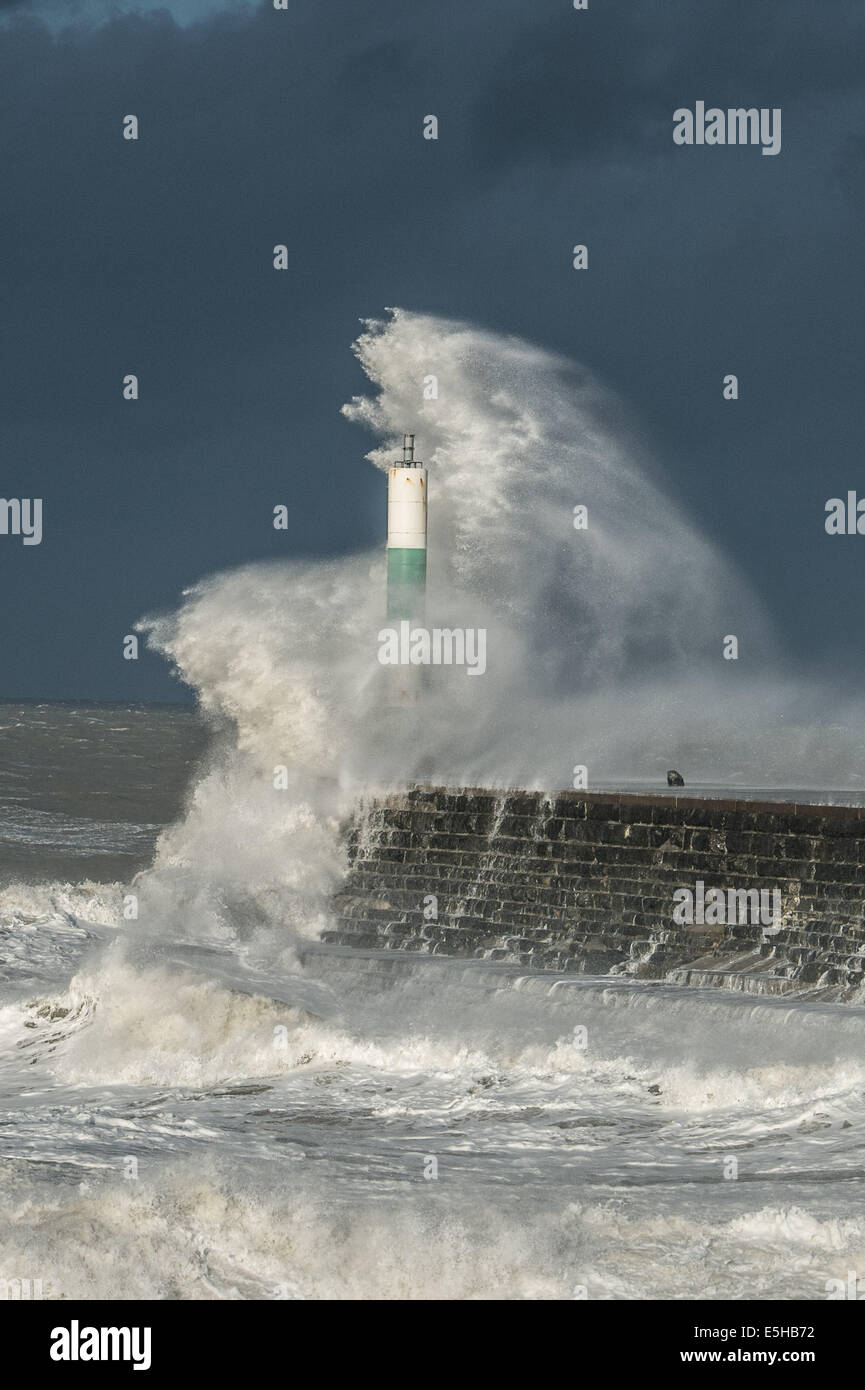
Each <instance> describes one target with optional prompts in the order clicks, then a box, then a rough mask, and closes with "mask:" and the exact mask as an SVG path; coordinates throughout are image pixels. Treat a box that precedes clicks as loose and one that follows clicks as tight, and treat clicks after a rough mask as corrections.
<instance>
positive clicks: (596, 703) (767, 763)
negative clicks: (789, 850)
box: [0, 313, 865, 1298]
mask: <svg viewBox="0 0 865 1390" xmlns="http://www.w3.org/2000/svg"><path fill="white" fill-rule="evenodd" d="M358 350H359V355H360V359H361V361H362V363H363V365H364V367H365V369H366V371H367V373H368V375H369V376H370V378H371V380H372V382H373V384H374V385H375V387H376V388H377V392H378V394H377V396H376V398H375V400H373V401H356V402H354V403H352V405H351V406H350V407H347V410H348V413H349V414H350V415H351V417H352V418H354V419H356V420H358V421H359V422H362V423H365V424H368V425H370V426H371V427H372V428H373V429H374V430H375V431H376V432H377V433H378V434H379V435H380V436H382V437H383V438H384V439H385V440H386V443H385V444H384V445H383V446H382V448H381V449H380V450H378V451H376V453H375V454H374V461H375V462H377V463H378V464H380V465H382V466H384V465H386V463H387V462H388V461H389V460H390V458H391V457H393V455H394V447H395V441H396V438H397V437H398V436H399V435H400V434H401V431H402V429H403V428H404V427H405V426H407V425H411V426H412V427H414V428H416V430H417V433H418V436H419V441H418V442H419V444H420V445H421V446H422V453H423V455H424V458H425V461H426V462H427V463H428V465H429V467H430V497H431V504H430V505H431V512H430V545H431V549H430V557H429V563H430V573H431V588H430V595H429V610H428V621H429V622H430V625H433V624H435V623H440V624H441V625H443V626H450V627H452V626H466V627H469V626H486V627H487V628H488V630H489V634H490V635H489V647H488V650H489V668H488V672H487V674H486V675H485V676H484V677H482V678H478V679H472V680H468V679H467V678H466V677H465V675H464V674H463V673H461V672H459V671H451V672H447V671H441V670H439V671H436V672H434V673H431V674H432V675H433V676H434V677H435V679H431V680H430V682H429V685H428V689H427V691H426V693H425V697H424V718H423V721H422V724H421V726H420V728H419V729H418V728H417V727H412V726H411V725H410V724H407V723H403V724H402V725H400V724H399V723H398V722H397V721H395V720H393V719H388V718H387V717H386V715H385V714H383V711H382V704H381V693H382V692H381V683H380V680H379V676H380V674H381V672H380V668H378V666H377V662H376V659H375V658H376V650H377V644H376V640H375V637H376V632H377V630H378V628H379V627H380V626H381V624H382V621H383V617H382V584H383V563H382V557H381V555H379V554H370V555H362V556H356V557H352V558H349V559H346V560H340V561H331V562H328V563H322V564H304V565H286V564H273V565H261V566H250V567H246V568H244V569H242V570H240V571H238V572H235V573H232V574H228V575H222V576H218V577H216V578H214V579H211V580H208V581H206V582H204V583H202V584H201V585H200V586H198V587H197V588H196V589H195V590H193V591H192V592H190V593H189V594H188V595H186V596H185V597H184V601H183V603H182V605H181V606H180V608H179V610H178V612H177V613H175V614H173V615H170V616H167V617H162V618H159V619H156V620H152V621H151V622H149V623H148V624H147V630H148V632H149V635H150V639H151V641H152V642H153V643H154V644H155V645H156V646H157V647H158V648H159V649H160V650H161V651H163V652H164V653H165V654H166V656H167V657H168V658H169V659H170V660H171V661H172V662H173V663H174V665H175V666H176V668H177V670H178V671H179V672H180V674H181V675H182V676H183V678H184V679H185V680H187V681H189V682H191V683H192V684H193V685H195V687H196V688H197V690H198V691H199V695H200V699H201V703H202V706H203V708H204V710H205V711H206V712H207V713H208V714H209V716H210V717H211V718H212V720H213V722H214V727H215V729H216V730H217V731H218V736H217V739H216V742H215V746H214V749H213V751H212V753H211V755H210V757H209V760H208V763H207V765H206V766H205V767H204V768H203V769H202V771H201V774H200V776H199V778H198V779H197V781H196V783H195V786H194V789H193V791H192V794H191V796H190V800H189V804H188V807H187V810H186V813H185V815H184V816H183V818H182V819H181V820H180V821H179V822H178V824H176V825H175V826H172V827H171V828H170V829H169V830H167V831H166V832H165V833H164V834H163V836H162V837H161V839H160V842H159V845H158V848H157V853H156V856H155V861H154V864H153V867H152V868H151V869H150V870H148V871H147V872H146V873H144V874H142V875H139V877H138V878H137V880H136V881H135V882H134V883H133V884H131V885H113V886H105V885H102V886H100V885H93V884H82V885H66V886H61V885H54V886H47V887H35V886H32V885H25V884H19V885H13V886H11V887H9V888H7V889H5V890H4V892H3V895H2V898H0V924H2V931H0V964H3V966H4V968H5V979H6V983H5V985H4V987H3V992H2V994H0V1005H2V1007H0V1039H2V1041H3V1047H2V1059H3V1060H2V1068H0V1160H2V1164H0V1172H2V1177H0V1181H2V1184H3V1185H4V1188H5V1191H4V1192H3V1194H2V1200H3V1205H4V1208H5V1209H6V1211H7V1212H8V1218H7V1220H6V1221H5V1223H4V1225H3V1227H2V1232H0V1277H5V1278H11V1277H19V1278H31V1279H36V1278H41V1279H42V1280H43V1283H44V1284H45V1285H46V1287H47V1288H48V1290H49V1291H50V1293H51V1295H52V1296H60V1295H62V1296H67V1297H74V1296H94V1297H95V1296H100V1295H102V1296H106V1295H107V1296H116V1295H117V1294H118V1292H119V1293H120V1294H122V1296H126V1297H137V1296H155V1297H179V1298H206V1297H245V1296H254V1297H325V1298H328V1297H334V1298H339V1297H370V1296H372V1297H420V1298H423V1297H453V1298H473V1297H479V1298H483V1297H515V1298H522V1297H529V1298H534V1297H540V1298H573V1297H575V1296H579V1293H578V1291H579V1289H580V1288H582V1287H585V1288H586V1290H587V1291H588V1296H589V1297H590V1298H635V1297H655V1296H659V1297H667V1298H692V1297H702V1296H709V1297H712V1296H714V1297H730V1298H749V1297H756V1296H769V1297H777V1298H802V1297H806V1298H820V1297H824V1296H825V1281H826V1279H828V1278H830V1277H838V1278H846V1276H847V1272H848V1270H849V1269H851V1268H856V1267H857V1263H858V1266H859V1268H860V1269H861V1268H863V1261H865V1211H863V1206H862V1202H861V1199H860V1198H859V1197H858V1196H857V1190H858V1187H859V1185H860V1183H861V1176H862V1167H861V1145H862V1139H863V1125H865V1112H863V1106H862V1096H863V1091H865V1060H863V1059H865V1048H863V1043H865V1013H863V1011H862V1010H860V1009H859V1008H857V1007H850V1008H846V1009H843V1008H834V1007H829V1006H817V1005H805V1004H800V1005H798V1006H796V1007H793V1008H791V1007H790V1006H789V1005H787V1004H783V1003H780V1002H778V1001H770V1000H760V1001H758V1002H756V1003H755V1002H754V1001H752V1000H744V999H738V998H729V997H726V996H722V995H720V996H719V995H711V994H704V993H701V992H698V991H694V990H684V989H676V988H671V987H658V986H652V985H646V984H642V985H639V984H627V983H624V982H616V983H615V984H613V983H611V982H609V981H606V982H599V981H591V980H588V981H585V980H581V981H579V982H575V981H573V980H571V981H562V982H557V981H556V980H555V979H553V978H551V977H544V978H526V979H520V977H519V976H517V975H515V974H514V972H513V971H509V970H506V969H503V968H496V967H489V966H482V965H481V964H480V963H478V964H465V963H460V962H448V961H441V960H427V961H419V960H414V959H409V960H402V961H400V960H398V959H396V958H391V959H390V960H387V961H381V960H377V959H367V958H366V957H365V956H364V955H363V954H362V953H361V954H358V953H345V954H343V953H339V952H326V951H321V950H320V949H317V948H316V947H315V944H314V943H315V941H316V939H317V937H318V934H319V931H320V929H321V927H322V926H323V925H324V924H325V923H326V921H327V914H328V900H329V897H330V894H331V893H332V892H333V890H334V888H336V887H337V886H338V885H339V883H340V882H341V879H342V875H343V873H344V869H345V862H344V857H343V851H342V848H341V844H340V838H339V820H340V817H341V816H342V815H344V814H345V813H346V811H347V810H348V809H349V808H350V807H351V806H352V805H354V804H355V802H356V799H357V797H358V796H359V795H360V793H361V792H369V791H371V790H374V789H375V788H376V786H381V785H386V784H389V783H391V782H397V781H399V780H401V779H408V778H411V777H412V776H415V775H417V774H418V773H419V772H420V771H423V772H424V773H425V775H426V776H428V777H430V778H431V779H434V780H441V781H448V782H456V783H462V784H478V783H490V784H495V785H502V784H507V783H511V784H516V785H526V786H535V787H536V786H541V787H554V786H562V785H567V784H568V781H569V778H570V769H571V767H572V765H573V764H574V763H576V762H582V763H586V764H587V765H588V766H589V771H590V778H591V777H592V776H596V777H597V778H598V780H601V779H602V778H603V777H605V776H608V777H615V776H619V775H629V776H631V777H634V776H639V775H651V776H657V775H658V774H659V773H662V772H663V770H665V769H666V768H667V767H668V766H674V765H678V764H681V763H682V761H683V759H684V758H687V759H688V760H689V761H688V763H687V768H688V771H689V772H690V771H691V769H692V768H693V769H694V770H695V771H696V773H697V774H698V775H701V776H703V777H705V778H707V779H713V780H715V781H717V782H726V783H731V782H732V783H735V781H736V779H737V778H740V777H743V776H746V775H748V774H749V773H751V772H752V769H753V766H754V760H755V759H759V766H760V768H761V772H762V780H763V781H764V782H770V781H772V780H779V781H784V782H786V783H787V784H792V785H795V784H797V783H798V784H800V785H801V766H802V759H803V757H807V758H809V759H811V760H812V761H811V767H812V771H813V772H814V774H815V775H817V776H819V777H820V778H821V779H823V780H824V781H825V782H826V784H831V785H834V786H836V787H837V786H841V785H845V783H844V782H843V780H842V777H843V776H844V775H846V774H845V773H844V769H845V768H846V767H847V766H848V760H849V745H848V744H845V742H844V739H843V738H842V737H841V735H840V734H839V735H837V736H835V735H830V734H829V733H827V731H826V730H825V729H823V730H820V729H819V728H817V727H816V726H814V725H812V724H811V723H810V714H809V710H810V706H811V703H812V702H813V701H815V700H816V698H817V692H810V693H808V692H805V693H803V692H802V691H800V690H797V689H794V688H792V687H789V686H787V685H786V684H785V683H784V682H783V681H782V680H780V679H779V678H777V677H774V678H772V677H771V676H769V675H766V676H765V677H764V679H763V681H762V683H761V684H760V686H759V687H758V688H757V687H755V686H754V685H753V684H748V685H747V689H746V688H745V687H744V686H743V685H740V684H739V683H736V684H733V682H732V681H728V680H727V677H728V676H729V675H731V673H730V672H729V671H728V670H727V664H726V663H724V662H723V661H722V659H721V656H720V650H721V638H722V637H723V635H724V634H725V633H726V632H728V631H734V632H736V633H737V634H738V635H739V637H740V641H742V643H743V645H745V646H747V645H748V644H750V645H751V646H752V647H753V645H756V644H758V645H759V649H760V651H761V657H762V658H763V659H764V662H765V661H766V660H768V656H769V654H770V653H771V637H770V635H769V633H768V631H767V625H766V622H765V619H764V618H763V616H762V615H761V614H760V613H759V611H758V609H757V607H756V605H755V604H754V603H753V602H752V601H751V600H750V598H749V597H748V595H747V593H746V592H745V591H744V589H743V586H742V585H741V583H740V582H739V580H738V579H737V577H736V576H735V574H734V573H732V571H731V569H730V567H729V566H728V565H727V564H726V563H725V561H724V559H723V557H722V556H721V555H720V553H719V552H718V551H717V550H716V549H715V548H714V547H713V546H712V545H711V544H710V543H709V542H708V541H706V540H705V539H703V538H702V537H701V536H700V534H699V532H698V531H697V529H696V528H695V527H694V526H693V525H691V524H689V523H688V522H687V521H686V519H685V518H684V517H683V516H682V515H681V514H680V512H679V510H678V509H677V508H676V506H675V505H674V504H673V503H672V502H671V501H670V500H669V499H668V498H667V497H666V496H665V494H664V492H663V490H662V488H661V487H660V485H659V484H656V483H654V482H652V481H650V478H649V472H650V471H651V470H650V467H649V465H648V464H647V463H646V461H645V460H643V459H641V458H640V457H639V456H638V453H637V452H636V451H635V450H634V448H633V445H632V444H631V443H628V442H623V441H627V430H626V427H625V426H624V425H623V424H622V422H621V420H620V418H619V413H618V411H617V408H616V406H615V403H614V402H612V401H610V400H609V398H607V397H606V396H605V394H604V393H603V392H602V391H601V390H600V388H599V387H598V386H597V385H595V384H594V383H592V382H591V381H590V380H589V378H588V377H587V376H586V375H585V374H584V373H582V372H580V371H578V370H577V369H575V368H573V367H571V366H570V365H569V364H567V363H563V362H561V361H559V360H557V359H554V358H552V357H550V356H549V354H546V353H544V352H542V351H541V350H539V349H536V348H532V347H529V346H527V345H526V344H523V343H520V342H517V341H513V340H502V339H500V338H497V337H494V336H493V335H490V334H485V333H483V332H480V331H478V330H476V329H472V328H468V327H466V326H464V325H458V324H448V323H442V322H441V321H438V320H434V319H431V318H424V317H421V316H417V315H409V314H404V313H397V314H395V315H394V316H393V317H392V318H391V320H390V321H389V322H388V324H386V325H379V326H372V327H371V328H370V330H369V331H368V333H367V334H366V335H365V336H364V337H363V338H362V339H361V342H360V345H359V349H358ZM429 373H435V374H436V375H437V376H438V379H439V400H438V401H437V402H422V401H421V391H420V383H421V381H422V378H423V377H424V376H426V375H428V374H429ZM471 499H474V501H475V503H476V505H473V506H470V505H469V502H470V500H471ZM580 502H584V503H586V504H587V505H588V507H589V515H590V525H589V530H588V532H586V533H577V532H575V531H574V530H573V526H572V523H571V517H572V509H573V506H574V505H576V504H577V503H580ZM782 716H788V717H789V722H790V723H791V724H792V725H793V727H792V728H791V730H790V732H787V731H786V730H785V727H784V721H783V720H782ZM796 719H799V720H800V724H799V726H798V727H797V726H796V724H795V720H796ZM833 719H835V720H836V722H838V723H842V722H843V719H842V716H841V715H833ZM779 724H780V726H781V732H778V726H779ZM385 736H386V737H385ZM277 766H280V767H284V768H285V769H286V774H285V775H286V780H287V788H286V789H283V790H276V789H275V788H274V783H273V773H274V769H275V768H276V767H277ZM596 770H597V771H596ZM130 891H131V892H134V893H135V894H136V896H137V899H138V909H139V915H138V917H137V919H136V920H134V921H132V922H127V921H125V920H124V918H123V916H122V910H121V903H122V901H123V898H124V895H125V894H127V893H128V892H130ZM579 1027H585V1028H587V1029H588V1046H587V1047H586V1048H585V1049H584V1050H583V1049H581V1048H580V1047H578V1046H576V1045H575V1032H574V1030H575V1029H576V1028H579ZM731 1158H736V1159H737V1160H738V1164H739V1173H738V1177H736V1178H735V1179H727V1178H725V1176H724V1171H725V1163H727V1162H728V1160H729V1159H731ZM133 1159H134V1160H135V1162H136V1163H137V1175H135V1174H132V1175H130V1174H129V1173H128V1171H127V1170H128V1169H129V1168H130V1166H132V1167H133V1168H134V1166H135V1165H134V1164H133V1165H130V1162H129V1161H130V1160H133ZM431 1159H435V1160H436V1161H437V1163H438V1176H437V1177H436V1178H434V1179H428V1178H427V1177H426V1176H425V1172H427V1171H428V1169H429V1166H430V1160H431Z"/></svg>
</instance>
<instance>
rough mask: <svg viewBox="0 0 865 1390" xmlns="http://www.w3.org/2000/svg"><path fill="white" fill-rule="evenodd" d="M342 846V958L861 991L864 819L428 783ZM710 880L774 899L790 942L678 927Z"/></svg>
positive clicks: (338, 922) (376, 805)
mask: <svg viewBox="0 0 865 1390" xmlns="http://www.w3.org/2000/svg"><path fill="white" fill-rule="evenodd" d="M344 833H345V838H346V844H347V848H348V855H349V862H350V870H349V875H348V878H347V879H346V881H345V883H344V885H343V887H342V889H341V891H340V892H339V894H338V895H337V897H336V898H335V901H334V904H333V906H334V914H335V922H334V925H333V927H332V928H331V929H329V930H328V931H326V932H325V933H324V936H323V939H324V940H325V941H328V942H331V943H336V944H340V945H350V946H358V947H365V948H379V949H380V948H383V947H384V948H393V949H398V950H402V951H415V952H425V953H434V954H443V955H453V956H470V957H487V958H490V959H494V960H502V961H513V962H515V963H518V964H520V965H522V966H525V967H529V968H535V969H544V970H556V971H562V970H565V971H576V972H582V973H587V974H601V975H604V974H612V975H620V976H622V975H624V976H632V977H635V978H641V979H658V980H663V979H667V980H672V981H675V982H678V983H686V984H695V985H702V986H716V987H727V988H735V989H741V990H745V991H749V992H753V993H759V994H787V993H799V992H802V991H807V993H808V997H810V998H814V997H817V998H824V999H845V1000H849V999H852V998H853V997H854V996H857V993H858V989H859V985H860V983H861V982H862V980H863V971H865V912H863V882H865V808H863V807H856V806H837V805H832V806H820V805H799V804H789V803H769V802H749V801H722V800H714V799H705V798H696V797H687V796H664V797H652V796H633V795H624V794H612V793H610V794H605V793H587V792H560V793H555V794H553V795H552V796H550V795H545V794H544V793H541V792H524V791H509V792H495V791H489V790H480V789H477V790H474V789H469V790H464V789H450V788H447V787H427V786H417V787H413V788H412V789H410V790H408V791H406V792H403V793H400V794H394V795H389V796H385V797H382V798H381V799H379V800H373V801H371V802H370V803H368V804H367V805H365V806H364V807H362V808H361V809H359V811H358V812H357V814H356V815H355V817H354V819H353V820H352V821H351V822H349V823H348V824H347V825H346V826H345V831H344ZM698 881H702V882H703V883H704V884H705V888H706V891H708V889H709V888H720V889H722V890H724V891H725V892H726V891H727V890H729V889H731V888H733V889H764V890H767V891H768V892H769V893H770V894H771V893H772V891H773V890H774V889H778V890H779V891H780V901H781V913H780V922H775V923H773V925H774V926H779V925H780V930H779V931H773V932H772V933H766V932H765V931H764V929H763V926H762V925H761V924H760V922H759V921H756V922H753V923H752V922H751V921H746V922H744V923H740V922H738V921H734V922H733V923H731V924H727V925H720V926H708V925H705V926H700V925H698V924H694V925H689V924H684V925H678V924H676V922H675V921H674V918H673V911H674V907H675V902H676V900H675V898H674V893H675V892H676V890H677V889H680V888H690V889H694V888H695V885H696V883H697V882H698ZM768 901H770V902H771V897H770V898H769V899H768Z"/></svg>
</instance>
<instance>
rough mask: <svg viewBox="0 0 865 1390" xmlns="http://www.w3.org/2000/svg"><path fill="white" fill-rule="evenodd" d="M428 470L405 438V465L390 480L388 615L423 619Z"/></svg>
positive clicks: (392, 472) (410, 436)
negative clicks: (418, 459) (417, 459)
mask: <svg viewBox="0 0 865 1390" xmlns="http://www.w3.org/2000/svg"><path fill="white" fill-rule="evenodd" d="M426 498H427V471H426V469H425V468H424V466H423V464H422V463H420V462H419V461H416V460H415V456H414V435H413V434H406V435H403V445H402V464H398V465H396V466H395V467H393V468H391V469H389V470H388V477H387V616H388V617H389V618H391V619H397V620H399V621H401V620H404V619H405V620H407V621H409V622H412V621H417V620H420V621H422V620H423V617H424V600H425V594H426V513H427V507H426Z"/></svg>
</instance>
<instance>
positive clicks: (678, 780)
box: [667, 767, 685, 787]
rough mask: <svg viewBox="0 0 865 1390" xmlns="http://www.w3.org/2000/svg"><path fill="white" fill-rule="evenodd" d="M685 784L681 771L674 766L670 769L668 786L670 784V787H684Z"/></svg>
mask: <svg viewBox="0 0 865 1390" xmlns="http://www.w3.org/2000/svg"><path fill="white" fill-rule="evenodd" d="M684 785H685V779H684V777H683V776H682V774H681V772H677V771H676V769H675V768H674V767H673V768H671V769H670V771H669V772H668V773H667V786H668V787H684Z"/></svg>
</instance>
